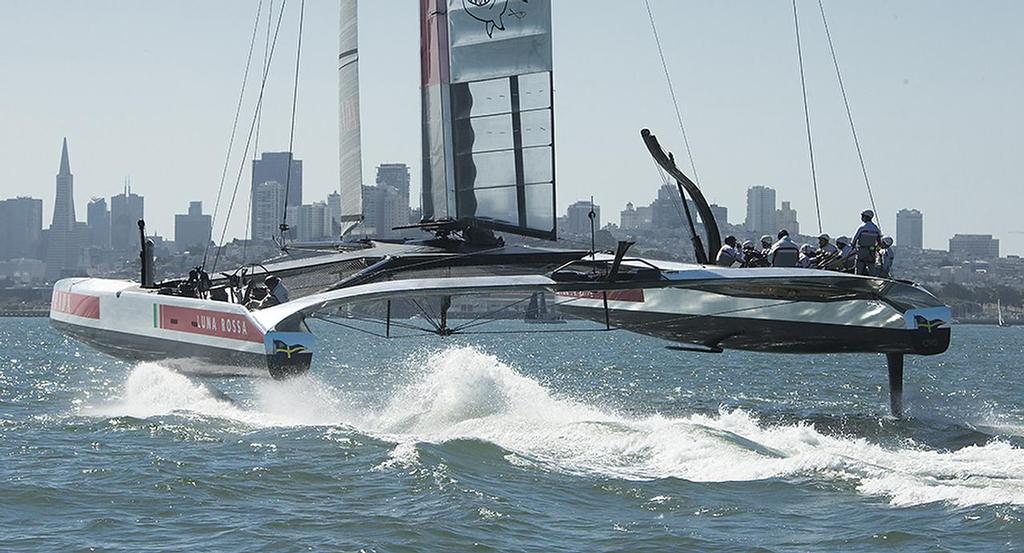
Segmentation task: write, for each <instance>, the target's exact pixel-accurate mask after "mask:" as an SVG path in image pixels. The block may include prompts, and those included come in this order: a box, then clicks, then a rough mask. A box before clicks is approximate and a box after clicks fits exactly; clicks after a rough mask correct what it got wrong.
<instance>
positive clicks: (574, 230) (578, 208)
mask: <svg viewBox="0 0 1024 553" xmlns="http://www.w3.org/2000/svg"><path fill="white" fill-rule="evenodd" d="M591 209H593V211H594V230H595V231H596V230H598V229H600V228H601V206H599V205H596V204H593V203H591V202H590V200H580V201H578V202H575V203H573V204H572V205H570V206H569V207H568V209H566V213H565V224H564V225H563V226H562V231H563V232H564V233H565V234H586V235H589V234H590V211H591Z"/></svg>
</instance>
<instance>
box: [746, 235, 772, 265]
mask: <svg viewBox="0 0 1024 553" xmlns="http://www.w3.org/2000/svg"><path fill="white" fill-rule="evenodd" d="M742 266H743V267H748V268H749V267H767V266H768V262H767V261H766V259H765V256H764V251H763V250H761V249H760V248H757V247H755V246H754V241H753V240H745V241H744V242H743V265H742Z"/></svg>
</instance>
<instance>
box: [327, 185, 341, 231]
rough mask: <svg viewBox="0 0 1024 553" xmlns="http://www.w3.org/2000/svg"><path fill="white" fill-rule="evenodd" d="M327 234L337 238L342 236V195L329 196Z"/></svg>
mask: <svg viewBox="0 0 1024 553" xmlns="http://www.w3.org/2000/svg"><path fill="white" fill-rule="evenodd" d="M327 222H328V225H327V234H328V236H332V237H335V238H337V237H338V236H340V235H341V194H338V193H337V192H331V193H330V194H328V195H327Z"/></svg>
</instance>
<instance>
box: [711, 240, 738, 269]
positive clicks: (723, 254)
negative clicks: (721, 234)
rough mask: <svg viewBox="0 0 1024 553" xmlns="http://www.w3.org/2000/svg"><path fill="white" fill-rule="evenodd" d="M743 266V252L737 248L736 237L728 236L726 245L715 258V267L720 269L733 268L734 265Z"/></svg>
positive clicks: (723, 245)
mask: <svg viewBox="0 0 1024 553" xmlns="http://www.w3.org/2000/svg"><path fill="white" fill-rule="evenodd" d="M737 263H738V264H740V265H742V264H743V252H741V251H740V250H739V249H737V248H736V237H735V236H726V237H725V243H724V244H722V247H721V249H719V250H718V256H717V257H716V258H715V265H718V266H719V267H732V266H733V265H734V264H737Z"/></svg>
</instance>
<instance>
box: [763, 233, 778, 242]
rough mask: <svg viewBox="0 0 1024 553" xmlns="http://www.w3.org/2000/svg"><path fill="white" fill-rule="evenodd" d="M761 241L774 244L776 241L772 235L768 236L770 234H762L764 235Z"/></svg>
mask: <svg viewBox="0 0 1024 553" xmlns="http://www.w3.org/2000/svg"><path fill="white" fill-rule="evenodd" d="M761 243H762V244H773V243H775V241H774V240H772V237H771V236H768V235H767V234H766V235H764V236H762V237H761Z"/></svg>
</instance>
